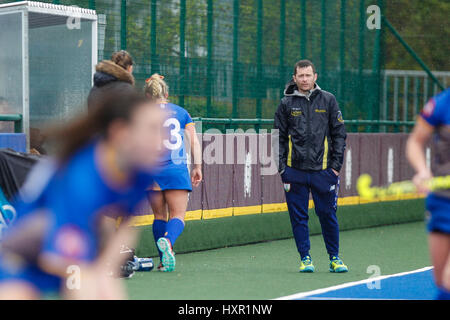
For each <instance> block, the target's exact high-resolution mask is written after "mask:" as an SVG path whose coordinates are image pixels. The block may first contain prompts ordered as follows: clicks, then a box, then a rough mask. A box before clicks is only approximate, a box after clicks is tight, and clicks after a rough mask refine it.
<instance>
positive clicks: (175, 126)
mask: <svg viewBox="0 0 450 320" xmlns="http://www.w3.org/2000/svg"><path fill="white" fill-rule="evenodd" d="M164 127H166V128H171V129H170V139H169V140H168V139H165V140H164V141H163V143H164V146H165V147H166V148H167V149H169V150H177V149H179V148H180V147H181V143H182V142H183V138H182V136H181V133H180V130H181V127H180V121H178V120H177V119H175V118H169V119H167V120H166V121H165V122H164ZM174 139H175V142H172V141H173V140H174Z"/></svg>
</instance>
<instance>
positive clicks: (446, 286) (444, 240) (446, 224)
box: [406, 89, 450, 300]
mask: <svg viewBox="0 0 450 320" xmlns="http://www.w3.org/2000/svg"><path fill="white" fill-rule="evenodd" d="M433 134H434V139H433V143H434V146H435V148H436V169H435V172H434V174H435V175H436V176H445V175H448V174H450V89H447V90H445V91H444V92H442V93H440V94H439V95H437V96H435V97H433V98H431V99H430V101H429V102H428V103H427V104H426V105H425V107H424V109H423V111H422V113H421V114H420V116H419V117H418V118H417V122H416V125H415V127H414V130H413V132H412V134H411V136H410V137H409V139H408V143H407V146H406V151H407V157H408V160H409V162H410V163H411V165H412V166H413V168H414V169H415V171H416V172H417V173H416V175H415V176H414V178H413V182H414V184H415V185H416V187H417V189H418V190H419V191H420V192H427V193H428V192H429V187H428V186H427V182H428V181H429V180H430V179H431V178H432V173H431V171H430V169H429V168H428V167H427V165H426V159H425V152H424V149H425V145H426V144H427V143H428V141H429V140H430V138H431V137H432V135H433ZM426 208H427V211H428V212H429V214H430V215H431V216H430V217H429V221H428V231H429V232H430V235H429V246H430V253H431V259H432V262H433V266H434V278H435V281H436V284H437V286H438V288H439V295H438V297H437V298H438V299H446V300H448V299H450V190H445V191H436V192H432V193H429V194H428V196H427V199H426Z"/></svg>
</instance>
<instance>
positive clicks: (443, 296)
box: [436, 287, 450, 300]
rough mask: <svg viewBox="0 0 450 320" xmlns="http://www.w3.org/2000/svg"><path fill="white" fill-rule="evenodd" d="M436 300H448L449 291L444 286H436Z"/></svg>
mask: <svg viewBox="0 0 450 320" xmlns="http://www.w3.org/2000/svg"><path fill="white" fill-rule="evenodd" d="M436 300H450V291H448V290H446V289H444V288H442V287H441V288H438V295H437V297H436Z"/></svg>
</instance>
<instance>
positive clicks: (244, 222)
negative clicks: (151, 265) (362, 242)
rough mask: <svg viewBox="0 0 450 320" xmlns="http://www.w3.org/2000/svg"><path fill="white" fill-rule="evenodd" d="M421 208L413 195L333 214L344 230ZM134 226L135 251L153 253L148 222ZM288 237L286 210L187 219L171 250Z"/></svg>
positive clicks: (313, 229)
mask: <svg viewBox="0 0 450 320" xmlns="http://www.w3.org/2000/svg"><path fill="white" fill-rule="evenodd" d="M309 211H310V212H309V217H310V219H309V230H310V235H315V234H320V233H321V228H320V223H319V219H318V218H317V215H316V214H315V213H314V209H310V210H309ZM424 211H425V208H424V200H423V199H414V200H401V201H386V202H377V203H369V204H359V205H347V206H340V207H338V211H337V215H338V221H339V227H340V230H341V231H344V230H352V229H359V228H369V227H375V226H382V225H390V224H398V223H406V222H414V221H421V220H423V219H424ZM137 228H138V229H139V230H140V231H141V233H140V239H139V242H138V243H139V245H138V247H137V248H136V249H137V250H136V254H137V255H138V256H141V257H144V256H149V257H155V256H157V255H158V254H157V251H156V247H155V241H154V239H153V232H152V226H142V227H137ZM291 237H292V229H291V224H290V221H289V214H288V213H287V212H276V213H262V214H253V215H243V216H233V217H226V218H217V219H208V220H198V221H187V222H186V228H185V230H184V232H183V234H182V235H181V236H180V237H179V239H178V240H177V242H176V244H175V247H174V250H175V252H177V253H186V252H193V251H200V250H209V249H216V248H223V247H230V246H236V245H244V244H250V243H257V242H262V241H271V240H280V239H286V238H291Z"/></svg>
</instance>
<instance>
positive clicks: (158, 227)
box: [153, 220, 167, 259]
mask: <svg viewBox="0 0 450 320" xmlns="http://www.w3.org/2000/svg"><path fill="white" fill-rule="evenodd" d="M166 228H167V221H165V220H154V221H153V237H154V238H155V243H156V241H158V239H159V238H162V237H164V234H165V233H166ZM156 248H158V246H156ZM158 253H159V258H160V259H161V256H162V253H161V251H159V249H158Z"/></svg>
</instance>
